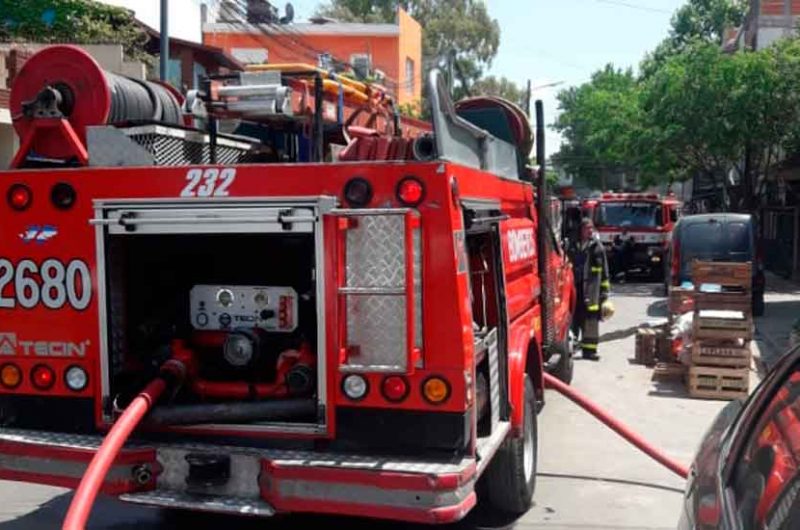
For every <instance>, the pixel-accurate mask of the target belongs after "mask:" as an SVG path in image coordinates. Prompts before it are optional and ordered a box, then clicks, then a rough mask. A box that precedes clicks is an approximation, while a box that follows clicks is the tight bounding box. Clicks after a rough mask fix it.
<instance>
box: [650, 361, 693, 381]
mask: <svg viewBox="0 0 800 530" xmlns="http://www.w3.org/2000/svg"><path fill="white" fill-rule="evenodd" d="M684 377H686V366H685V365H683V364H681V363H675V362H670V363H665V362H660V363H656V366H655V368H653V379H660V380H665V379H666V380H670V379H678V380H682V379H683V378H684Z"/></svg>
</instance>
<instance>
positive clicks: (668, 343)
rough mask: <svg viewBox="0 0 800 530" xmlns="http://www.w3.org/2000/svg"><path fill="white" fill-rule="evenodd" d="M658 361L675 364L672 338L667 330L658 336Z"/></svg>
mask: <svg viewBox="0 0 800 530" xmlns="http://www.w3.org/2000/svg"><path fill="white" fill-rule="evenodd" d="M656 360H657V361H659V362H664V363H670V362H675V355H674V354H673V353H672V336H671V335H670V334H669V332H668V331H666V330H665V331H664V332H662V333H659V334H658V335H657V336H656Z"/></svg>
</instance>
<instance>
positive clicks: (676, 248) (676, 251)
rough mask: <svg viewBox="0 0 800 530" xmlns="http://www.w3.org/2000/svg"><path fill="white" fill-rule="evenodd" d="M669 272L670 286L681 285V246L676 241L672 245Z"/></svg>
mask: <svg viewBox="0 0 800 530" xmlns="http://www.w3.org/2000/svg"><path fill="white" fill-rule="evenodd" d="M670 265H671V270H672V274H671V275H670V276H672V285H680V284H681V278H680V273H681V245H680V241H679V240H678V239H676V240H675V242H674V243H673V245H672V263H671V264H670Z"/></svg>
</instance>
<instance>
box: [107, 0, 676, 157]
mask: <svg viewBox="0 0 800 530" xmlns="http://www.w3.org/2000/svg"><path fill="white" fill-rule="evenodd" d="M105 1H106V3H109V4H116V5H123V6H125V7H128V8H130V9H133V10H134V11H136V13H137V16H139V17H140V18H141V19H142V20H143V21H144V22H146V23H148V24H150V25H152V26H153V27H156V28H157V27H158V5H159V1H158V0H105ZM684 1H685V0H487V4H488V6H489V12H490V14H491V16H493V17H494V18H496V19H497V20H498V21H499V23H500V29H501V35H500V50H499V52H498V54H497V57H496V59H495V60H494V62H493V64H492V66H491V69H490V73H492V74H495V75H502V76H506V77H508V78H510V79H512V80H514V81H516V82H517V83H519V84H521V85H524V83H525V82H527V80H528V79H531V80H532V82H533V86H534V87H536V86H540V85H547V84H549V83H554V82H564V84H563V85H561V86H558V87H551V88H544V89H540V90H536V91H535V92H534V97H537V98H541V99H542V100H543V101H544V104H545V113H546V115H547V121H548V122H552V119H553V117H554V116H555V113H556V99H555V94H556V93H557V91H558V90H560V89H562V88H565V87H566V86H569V85H574V84H580V83H582V82H584V81H586V80H587V79H588V78H589V76H590V75H591V73H592V72H594V71H595V70H597V69H599V68H602V67H603V66H604V65H605V64H606V63H609V62H613V63H614V64H615V65H618V66H624V67H627V66H633V67H636V65H638V63H639V61H640V60H641V58H642V57H643V56H644V54H645V52H647V51H648V50H652V49H653V48H654V47H655V46H656V45H657V44H658V42H659V41H661V39H663V38H664V37H665V36H666V35H667V31H668V29H669V21H670V18H671V16H672V13H673V12H674V11H675V10H676V9H677V8H678V7H679V6H680V5H682V4H683V3H684ZM199 3H200V0H170V16H171V19H172V27H171V29H170V32H171V33H174V35H176V36H178V37H182V38H186V39H191V40H199V37H200V26H199V20H200V9H199ZM273 3H274V4H276V5H280V6H283V5H284V2H282V1H277V2H273ZM292 4H293V5H294V7H295V11H296V13H297V18H298V19H300V20H303V19H305V18H306V17H308V16H310V15H311V14H313V13H314V10H315V8H316V6H317V5H318V4H320V2H319V1H318V0H294V1H293V2H292ZM559 144H560V138H559V137H558V135H557V134H556V133H554V132H552V131H550V132H548V138H547V151H548V153H552V152H554V151H557V150H558V146H559Z"/></svg>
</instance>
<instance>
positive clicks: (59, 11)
mask: <svg viewBox="0 0 800 530" xmlns="http://www.w3.org/2000/svg"><path fill="white" fill-rule="evenodd" d="M147 38H148V37H147V35H146V34H145V33H144V32H143V31H142V29H141V28H140V27H139V26H138V25H137V24H136V21H135V18H134V16H133V13H132V12H131V11H128V10H127V9H123V8H120V7H114V6H109V5H106V4H101V3H100V2H94V1H92V0H25V1H22V2H21V1H19V0H0V41H3V42H10V41H16V42H37V43H54V42H72V43H76V44H111V43H113V44H122V46H123V49H124V50H125V54H126V55H127V56H128V57H135V58H141V57H142V56H143V54H144V52H143V45H144V44H145V43H146V41H147Z"/></svg>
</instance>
